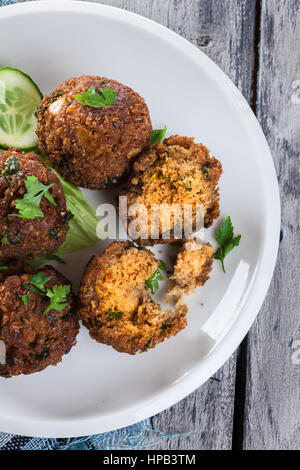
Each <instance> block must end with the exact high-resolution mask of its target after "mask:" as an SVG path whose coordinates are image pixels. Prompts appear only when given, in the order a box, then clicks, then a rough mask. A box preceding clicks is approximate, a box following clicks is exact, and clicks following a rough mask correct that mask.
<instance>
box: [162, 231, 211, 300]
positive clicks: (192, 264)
mask: <svg viewBox="0 0 300 470" xmlns="http://www.w3.org/2000/svg"><path fill="white" fill-rule="evenodd" d="M213 260H214V249H213V247H212V246H211V245H210V244H209V243H207V244H205V245H204V244H202V243H198V242H197V241H196V239H195V238H194V239H192V240H187V241H186V242H185V243H183V245H182V247H181V249H180V250H179V252H178V254H177V259H176V263H175V266H174V272H173V274H172V275H171V276H170V277H169V279H170V281H171V282H170V287H169V289H168V292H167V294H166V295H165V297H164V300H165V302H167V303H169V302H172V301H175V305H177V306H179V305H184V304H183V297H184V296H185V295H190V294H192V293H193V292H194V290H195V288H196V287H197V286H203V285H204V283H205V282H206V281H207V280H208V279H209V273H210V271H211V269H212V264H213Z"/></svg>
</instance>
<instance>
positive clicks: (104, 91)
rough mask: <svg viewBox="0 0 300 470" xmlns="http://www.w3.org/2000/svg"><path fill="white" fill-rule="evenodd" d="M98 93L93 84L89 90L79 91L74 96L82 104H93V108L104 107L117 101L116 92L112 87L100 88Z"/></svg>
mask: <svg viewBox="0 0 300 470" xmlns="http://www.w3.org/2000/svg"><path fill="white" fill-rule="evenodd" d="M100 92H101V93H98V92H97V91H96V90H95V87H94V86H91V87H90V88H89V89H88V91H86V92H82V93H77V94H76V95H73V98H74V99H75V100H76V101H78V102H79V103H81V104H84V105H86V106H91V107H92V108H103V107H104V106H110V105H112V104H115V102H116V92H115V90H112V89H111V88H100Z"/></svg>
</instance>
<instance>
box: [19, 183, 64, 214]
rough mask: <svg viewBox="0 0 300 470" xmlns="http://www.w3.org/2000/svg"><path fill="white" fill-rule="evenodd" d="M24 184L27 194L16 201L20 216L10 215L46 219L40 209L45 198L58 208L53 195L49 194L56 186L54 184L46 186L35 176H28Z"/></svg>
mask: <svg viewBox="0 0 300 470" xmlns="http://www.w3.org/2000/svg"><path fill="white" fill-rule="evenodd" d="M24 183H25V188H26V193H25V194H24V197H23V199H17V200H16V208H17V209H18V211H19V214H10V215H13V216H15V217H20V218H22V219H35V218H36V217H44V214H43V212H42V211H41V209H40V203H41V200H42V198H43V197H45V198H46V199H47V200H48V201H49V202H50V204H52V205H53V206H57V204H56V202H55V201H54V199H53V196H52V194H51V193H50V192H49V189H50V188H52V186H54V183H52V184H49V186H45V185H44V184H43V183H41V182H40V181H39V180H38V179H37V177H36V176H34V175H31V176H27V178H26V180H25V181H24Z"/></svg>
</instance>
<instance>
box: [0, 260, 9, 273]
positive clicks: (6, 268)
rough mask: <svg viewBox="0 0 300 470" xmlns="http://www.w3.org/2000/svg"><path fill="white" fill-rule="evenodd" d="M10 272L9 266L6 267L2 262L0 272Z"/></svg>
mask: <svg viewBox="0 0 300 470" xmlns="http://www.w3.org/2000/svg"><path fill="white" fill-rule="evenodd" d="M7 270H8V266H6V265H5V264H4V263H2V261H0V271H7Z"/></svg>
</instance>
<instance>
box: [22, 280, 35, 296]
mask: <svg viewBox="0 0 300 470" xmlns="http://www.w3.org/2000/svg"><path fill="white" fill-rule="evenodd" d="M23 286H24V287H25V289H28V290H30V291H31V292H34V293H35V292H37V289H36V288H35V287H33V286H31V285H30V284H28V283H27V282H23Z"/></svg>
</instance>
